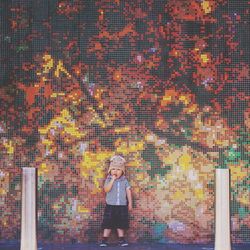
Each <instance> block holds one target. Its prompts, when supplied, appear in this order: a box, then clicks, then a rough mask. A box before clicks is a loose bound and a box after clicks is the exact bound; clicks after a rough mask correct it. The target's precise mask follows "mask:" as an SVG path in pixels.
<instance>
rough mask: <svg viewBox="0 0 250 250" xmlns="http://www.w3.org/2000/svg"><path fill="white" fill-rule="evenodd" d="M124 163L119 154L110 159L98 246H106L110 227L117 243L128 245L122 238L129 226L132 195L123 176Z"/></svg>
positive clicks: (123, 245)
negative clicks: (116, 237) (116, 238)
mask: <svg viewBox="0 0 250 250" xmlns="http://www.w3.org/2000/svg"><path fill="white" fill-rule="evenodd" d="M125 163H126V160H125V159H124V158H123V157H122V156H120V155H115V156H113V157H112V158H111V159H110V166H109V170H108V177H107V179H106V180H105V183H104V191H105V193H106V207H105V210H104V216H103V222H102V228H103V239H102V242H101V244H100V247H106V246H108V243H107V241H108V237H109V235H110V233H111V230H112V229H116V230H117V234H118V237H119V245H120V246H122V247H125V246H128V243H127V242H126V241H125V239H124V230H125V229H127V228H128V227H129V219H128V211H131V210H132V195H131V189H130V185H129V182H128V180H127V178H126V177H125Z"/></svg>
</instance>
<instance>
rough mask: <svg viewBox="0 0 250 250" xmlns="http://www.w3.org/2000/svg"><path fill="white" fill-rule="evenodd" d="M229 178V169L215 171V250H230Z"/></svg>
mask: <svg viewBox="0 0 250 250" xmlns="http://www.w3.org/2000/svg"><path fill="white" fill-rule="evenodd" d="M229 176H230V173H229V169H216V204H215V205H216V211H215V250H231V237H230V184H229V183H230V178H229Z"/></svg>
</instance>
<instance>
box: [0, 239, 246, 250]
mask: <svg viewBox="0 0 250 250" xmlns="http://www.w3.org/2000/svg"><path fill="white" fill-rule="evenodd" d="M122 248H124V247H120V246H117V245H115V244H112V245H110V246H109V247H105V248H104V249H122ZM100 249H103V247H102V248H101V247H99V246H98V244H97V243H84V244H80V243H75V244H56V243H50V244H43V243H38V249H37V250H100ZM125 249H127V250H214V246H213V245H182V244H172V243H171V244H159V243H132V244H130V245H129V246H128V247H125ZM0 250H20V242H17V241H0ZM232 250H250V244H237V245H232Z"/></svg>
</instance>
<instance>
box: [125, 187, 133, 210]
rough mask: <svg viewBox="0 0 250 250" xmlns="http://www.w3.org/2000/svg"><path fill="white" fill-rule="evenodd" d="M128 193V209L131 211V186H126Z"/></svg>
mask: <svg viewBox="0 0 250 250" xmlns="http://www.w3.org/2000/svg"><path fill="white" fill-rule="evenodd" d="M126 194H127V198H128V210H129V211H131V210H132V193H131V188H130V187H127V188H126Z"/></svg>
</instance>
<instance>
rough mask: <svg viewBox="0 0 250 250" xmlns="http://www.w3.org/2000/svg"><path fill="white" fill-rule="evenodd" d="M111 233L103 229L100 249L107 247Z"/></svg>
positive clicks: (109, 230)
mask: <svg viewBox="0 0 250 250" xmlns="http://www.w3.org/2000/svg"><path fill="white" fill-rule="evenodd" d="M110 233H111V229H107V228H105V229H104V230H103V236H102V242H101V243H100V247H107V246H108V237H109V235H110Z"/></svg>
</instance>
